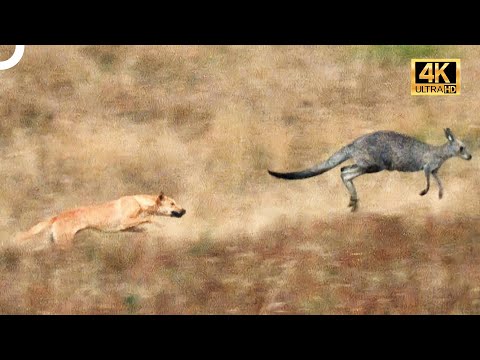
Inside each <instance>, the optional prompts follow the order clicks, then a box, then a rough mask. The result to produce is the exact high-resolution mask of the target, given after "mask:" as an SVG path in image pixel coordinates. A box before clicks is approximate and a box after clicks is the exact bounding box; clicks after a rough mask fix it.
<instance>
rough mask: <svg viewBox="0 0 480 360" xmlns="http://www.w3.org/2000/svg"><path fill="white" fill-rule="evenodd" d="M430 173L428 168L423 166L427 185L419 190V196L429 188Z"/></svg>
mask: <svg viewBox="0 0 480 360" xmlns="http://www.w3.org/2000/svg"><path fill="white" fill-rule="evenodd" d="M430 173H431V171H430V168H429V167H426V168H425V177H426V178H427V187H426V188H425V189H424V190H422V191H421V192H420V195H421V196H423V195H425V194H426V193H428V190H430Z"/></svg>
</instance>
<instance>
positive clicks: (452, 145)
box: [444, 128, 472, 160]
mask: <svg viewBox="0 0 480 360" xmlns="http://www.w3.org/2000/svg"><path fill="white" fill-rule="evenodd" d="M444 131H445V136H446V137H447V140H448V147H449V149H450V151H451V152H452V153H453V154H454V156H459V157H461V158H462V159H465V160H471V159H472V155H471V154H470V153H469V152H468V150H467V147H466V146H465V144H464V143H463V142H462V141H460V140H459V139H457V138H456V137H455V136H454V135H453V133H452V130H450V129H449V128H446V129H444Z"/></svg>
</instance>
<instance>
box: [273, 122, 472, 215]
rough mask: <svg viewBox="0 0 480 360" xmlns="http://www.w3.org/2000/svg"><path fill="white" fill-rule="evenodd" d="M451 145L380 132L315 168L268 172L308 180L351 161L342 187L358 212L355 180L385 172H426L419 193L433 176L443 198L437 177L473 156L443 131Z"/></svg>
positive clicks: (451, 135) (458, 141) (428, 185)
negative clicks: (456, 160) (450, 162)
mask: <svg viewBox="0 0 480 360" xmlns="http://www.w3.org/2000/svg"><path fill="white" fill-rule="evenodd" d="M444 131H445V136H446V137H447V140H448V142H447V143H446V144H444V145H441V146H434V145H429V144H425V143H423V142H421V141H419V140H416V139H414V138H412V137H410V136H406V135H403V134H399V133H396V132H393V131H377V132H374V133H372V134H368V135H364V136H362V137H359V138H358V139H356V140H354V141H353V142H352V143H350V144H348V145H346V146H344V147H343V148H341V149H340V150H339V151H337V152H336V153H335V154H333V155H332V156H331V157H330V158H329V159H328V160H327V161H325V162H323V163H321V164H318V165H315V166H314V167H312V168H309V169H306V170H303V171H298V172H289V173H279V172H274V171H270V170H268V173H269V174H270V175H273V176H275V177H278V178H281V179H289V180H296V179H306V178H309V177H312V176H317V175H320V174H323V173H324V172H326V171H328V170H330V169H333V168H334V167H335V166H337V165H339V164H341V163H343V162H344V161H346V160H348V159H353V161H354V162H355V164H353V165H350V166H345V167H342V168H341V169H340V171H341V177H342V180H343V183H344V184H345V186H346V187H347V189H348V191H349V193H350V203H349V204H348V206H349V207H351V208H352V211H355V210H357V206H358V197H357V191H356V190H355V186H354V185H353V182H352V180H353V179H355V178H356V177H357V176H360V175H363V174H369V173H376V172H379V171H382V170H389V171H392V170H397V171H403V172H413V171H420V170H423V171H424V172H425V177H426V178H427V187H426V188H425V189H424V190H422V191H421V192H420V195H422V196H423V195H425V194H426V193H428V190H429V189H430V174H431V175H433V177H434V179H435V180H436V181H437V184H438V188H439V192H438V197H439V199H441V198H442V196H443V186H442V183H441V182H440V178H439V177H438V169H440V166H442V164H443V162H444V161H445V160H447V159H449V158H451V157H454V156H459V157H461V158H462V159H465V160H470V159H471V158H472V155H470V153H469V152H468V150H467V147H466V146H465V144H464V143H463V142H461V141H460V140H458V139H456V138H455V136H454V135H453V133H452V131H451V130H450V129H448V128H447V129H444Z"/></svg>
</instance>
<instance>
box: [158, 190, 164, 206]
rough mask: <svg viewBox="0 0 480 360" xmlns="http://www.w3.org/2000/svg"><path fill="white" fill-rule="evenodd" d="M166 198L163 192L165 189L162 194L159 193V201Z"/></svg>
mask: <svg viewBox="0 0 480 360" xmlns="http://www.w3.org/2000/svg"><path fill="white" fill-rule="evenodd" d="M164 198H165V195H164V194H163V191H162V192H161V193H160V195H158V198H157V203H160V201H162V200H163V199H164Z"/></svg>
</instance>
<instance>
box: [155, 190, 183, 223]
mask: <svg viewBox="0 0 480 360" xmlns="http://www.w3.org/2000/svg"><path fill="white" fill-rule="evenodd" d="M156 205H157V208H156V211H155V213H156V214H157V215H160V216H172V217H178V218H179V217H182V216H183V215H184V214H185V213H186V212H187V211H186V210H185V209H183V208H182V207H181V206H178V205H177V203H176V202H175V200H173V199H172V198H169V197H168V196H166V195H164V194H163V192H161V193H160V195H158V197H157V200H156Z"/></svg>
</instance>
